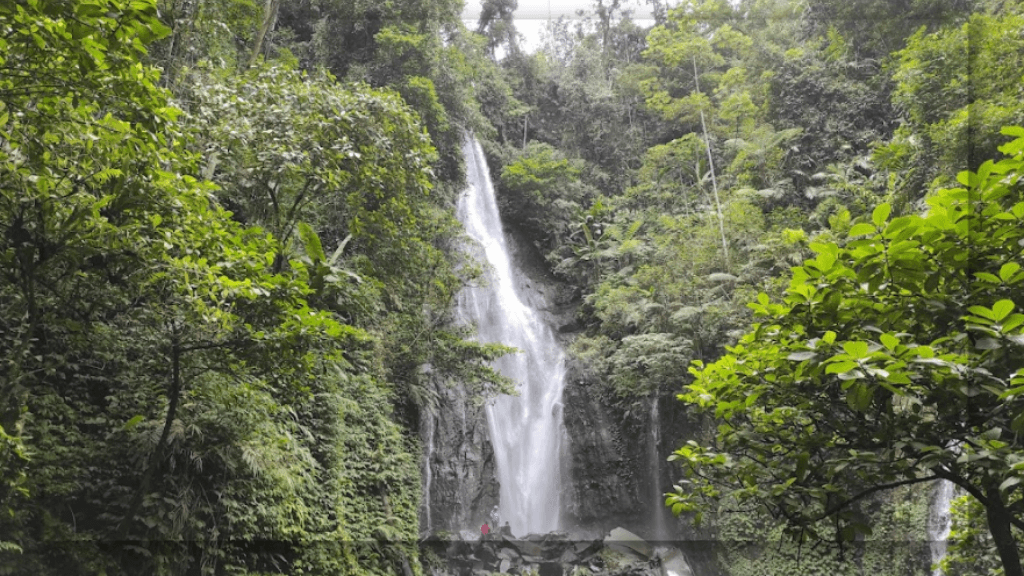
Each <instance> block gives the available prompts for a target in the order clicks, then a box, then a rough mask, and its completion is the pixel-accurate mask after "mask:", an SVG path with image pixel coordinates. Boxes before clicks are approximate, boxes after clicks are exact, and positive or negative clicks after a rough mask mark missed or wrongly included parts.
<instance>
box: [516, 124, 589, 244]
mask: <svg viewBox="0 0 1024 576" xmlns="http://www.w3.org/2000/svg"><path fill="white" fill-rule="evenodd" d="M497 184H498V187H499V191H500V193H501V196H500V198H501V202H500V207H501V209H502V214H503V216H504V217H505V218H506V219H508V221H510V222H513V223H516V224H517V225H520V226H523V227H524V228H525V229H526V230H527V231H528V232H529V233H530V235H531V236H533V237H536V238H539V239H542V241H543V242H544V244H545V245H547V246H549V247H550V246H554V245H557V244H558V243H561V242H564V240H565V238H566V237H568V236H569V234H570V233H571V225H572V223H573V221H574V220H576V219H577V217H578V213H577V211H578V208H577V207H578V206H580V205H584V204H586V203H587V200H588V199H589V198H590V197H591V196H592V194H593V192H592V191H591V190H588V189H587V187H586V186H585V185H584V184H583V183H581V182H580V163H579V162H570V160H568V159H567V158H565V157H564V156H563V155H562V154H561V153H560V152H558V151H557V150H556V149H555V148H554V147H553V146H550V145H548V144H543V143H540V142H531V143H530V144H529V145H528V146H527V147H526V148H525V149H523V150H522V151H520V152H517V153H515V154H514V155H513V157H512V159H510V161H509V162H508V163H507V164H506V165H505V166H504V167H503V168H502V169H501V176H500V177H499V179H498V182H497Z"/></svg>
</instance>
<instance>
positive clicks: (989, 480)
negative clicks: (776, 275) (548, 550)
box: [666, 128, 1024, 576]
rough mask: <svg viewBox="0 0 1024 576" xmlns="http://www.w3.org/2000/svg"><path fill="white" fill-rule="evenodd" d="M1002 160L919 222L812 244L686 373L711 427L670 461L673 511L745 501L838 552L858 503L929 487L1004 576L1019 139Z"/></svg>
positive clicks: (1016, 466)
mask: <svg viewBox="0 0 1024 576" xmlns="http://www.w3.org/2000/svg"><path fill="white" fill-rule="evenodd" d="M1004 133H1005V134H1008V135H1012V136H1014V137H1016V139H1015V140H1013V141H1012V142H1010V143H1008V144H1006V145H1004V146H1002V147H1001V148H1000V150H1001V151H1002V152H1003V153H1004V154H1006V155H1007V156H1010V158H1008V159H1005V160H1002V161H1000V162H997V163H993V162H991V161H990V162H986V163H984V164H982V165H981V166H980V167H979V169H978V172H976V173H972V172H962V173H961V174H960V175H959V176H958V179H959V182H960V183H961V184H962V185H963V187H962V188H955V189H945V190H938V191H936V192H935V193H934V194H933V195H932V196H931V197H929V198H928V199H927V203H928V206H929V209H928V211H927V213H925V214H923V215H908V216H902V217H898V218H893V219H890V218H889V215H890V207H889V205H888V204H881V205H879V206H878V207H876V208H875V209H874V211H873V213H872V214H871V217H870V219H868V220H866V221H861V222H857V223H855V224H854V225H853V226H852V227H851V228H850V229H849V232H848V236H847V239H846V241H845V242H844V243H843V244H842V245H840V244H837V243H835V242H817V243H813V244H812V245H811V248H812V250H814V251H815V252H816V253H817V256H816V257H815V258H813V259H810V260H807V261H806V262H805V263H804V264H803V266H801V267H797V268H795V269H794V271H793V275H792V279H791V281H790V284H789V287H788V289H787V290H786V294H785V297H784V299H783V300H782V301H781V302H772V301H771V300H770V299H769V297H768V296H767V295H764V294H761V295H760V296H758V298H757V301H756V302H753V303H752V304H751V305H750V306H751V308H753V310H754V312H755V314H756V315H757V316H758V317H759V319H760V322H759V323H757V324H755V325H754V327H753V329H752V331H751V332H749V333H748V334H747V335H746V336H744V337H743V338H742V339H741V340H740V342H739V343H738V344H737V345H736V346H733V347H731V348H729V349H728V354H726V355H725V356H724V357H722V358H721V359H719V360H718V361H716V362H714V363H712V364H707V365H704V364H702V363H700V362H697V363H696V365H695V366H694V367H693V368H691V373H692V374H693V375H694V377H695V380H694V382H693V383H692V384H690V385H689V386H687V389H686V392H685V393H683V394H682V395H680V398H682V399H684V400H686V401H687V402H690V403H692V404H694V405H696V406H697V407H699V408H700V409H701V410H702V411H705V412H708V413H709V414H711V415H713V417H714V418H715V419H717V420H718V421H719V425H718V429H717V430H718V432H717V434H716V436H715V437H714V439H713V441H711V442H710V443H708V444H707V445H700V444H699V443H697V442H695V441H691V442H689V443H687V445H685V446H683V447H682V448H680V449H679V450H677V451H676V452H675V453H674V455H673V457H672V458H673V459H674V460H676V461H679V462H681V463H682V464H683V469H684V472H685V474H686V477H687V478H686V480H685V483H683V484H681V485H680V486H678V487H677V489H676V490H675V492H673V493H671V494H669V495H668V498H667V500H666V503H667V504H668V505H670V506H672V507H673V510H674V511H675V512H676V513H680V512H682V511H684V510H695V509H696V507H695V506H696V503H697V502H698V501H700V500H702V499H711V500H714V501H720V500H721V499H723V498H724V499H728V500H730V501H740V502H746V503H751V504H756V505H758V506H760V507H763V508H765V509H767V510H768V511H769V512H771V513H772V514H773V515H775V516H776V517H778V518H780V519H782V520H784V521H785V522H786V523H787V525H788V526H789V528H790V531H791V533H792V534H794V535H795V536H797V537H798V538H800V539H807V538H813V537H820V536H822V535H823V534H824V532H822V531H821V526H820V524H818V522H819V521H822V520H825V519H829V520H831V521H833V522H834V527H835V532H834V534H831V537H833V538H835V539H836V540H838V541H840V542H848V541H853V540H854V539H856V538H858V537H859V536H860V535H862V534H863V533H865V532H869V531H870V528H869V527H868V526H865V525H863V524H862V516H861V515H860V514H859V513H858V510H857V505H858V503H860V502H861V501H862V500H864V499H865V498H866V497H868V496H870V495H872V494H875V493H878V492H880V491H884V490H887V489H891V488H895V487H898V486H903V485H909V484H916V483H924V482H933V481H936V480H940V479H944V480H948V481H950V482H953V483H954V484H956V485H957V486H958V487H959V488H960V489H962V490H963V491H964V492H966V493H967V494H969V495H970V496H971V498H973V499H974V500H976V501H977V502H978V503H979V504H980V505H981V506H982V507H983V508H984V510H985V516H986V524H987V528H988V531H989V533H990V534H991V537H992V542H993V544H994V546H995V548H996V549H997V551H998V555H999V558H1000V560H1001V564H1002V567H1003V570H1004V573H1005V574H1006V575H1007V576H1021V575H1022V574H1024V569H1022V566H1021V560H1020V554H1019V537H1020V535H1021V532H1022V531H1024V502H1022V500H1021V498H1020V494H1021V491H1022V490H1024V451H1022V445H1021V440H1020V438H1021V433H1022V432H1024V364H1022V362H1021V357H1022V356H1021V347H1022V346H1024V313H1021V312H1022V310H1021V306H1022V305H1024V295H1022V294H1024V293H1022V287H1024V269H1022V262H1021V255H1020V245H1021V244H1024V226H1022V221H1024V194H1022V192H1024V182H1022V181H1021V178H1022V176H1024V129H1021V128H1007V129H1005V130H1004Z"/></svg>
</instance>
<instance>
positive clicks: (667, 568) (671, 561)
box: [658, 548, 694, 576]
mask: <svg viewBox="0 0 1024 576" xmlns="http://www.w3.org/2000/svg"><path fill="white" fill-rule="evenodd" d="M658 556H659V557H660V558H661V576H694V574H693V569H692V568H690V563H689V562H687V560H686V555H685V554H683V552H682V551H681V550H679V549H678V548H666V549H659V550H658Z"/></svg>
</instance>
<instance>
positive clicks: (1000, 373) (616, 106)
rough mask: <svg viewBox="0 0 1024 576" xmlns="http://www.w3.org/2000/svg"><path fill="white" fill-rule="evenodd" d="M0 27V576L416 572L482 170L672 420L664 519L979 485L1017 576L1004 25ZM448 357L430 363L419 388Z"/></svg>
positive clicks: (457, 359) (1017, 337) (757, 1)
mask: <svg viewBox="0 0 1024 576" xmlns="http://www.w3.org/2000/svg"><path fill="white" fill-rule="evenodd" d="M461 4H462V3H461V2H459V1H458V0H393V1H389V2H379V1H377V0H292V1H290V2H284V1H282V0H261V1H257V0H76V1H69V0H17V1H8V2H2V3H0V573H2V574H12V575H48V574H53V575H57V574H60V575H65V574H111V575H114V574H140V575H142V574H147V575H148V574H168V575H170V574H196V575H199V574H254V575H255V574H263V575H266V574H288V575H296V574H349V573H404V574H418V573H421V572H422V568H421V566H420V565H419V562H418V560H417V554H418V550H417V545H416V540H417V537H418V528H419V527H418V519H417V511H418V508H419V505H420V485H421V479H420V470H419V454H420V451H421V447H420V444H419V440H418V438H417V430H418V429H419V419H420V417H421V415H422V414H423V413H424V411H427V410H431V409H432V406H433V405H434V403H435V402H436V396H435V393H434V390H435V388H434V386H435V382H436V381H441V380H458V381H461V382H465V383H466V384H467V385H469V386H470V387H471V388H472V390H473V391H474V393H475V394H478V395H480V396H486V395H489V394H493V393H495V392H497V391H500V390H507V389H508V383H507V382H505V381H503V380H502V379H501V378H500V377H499V376H498V375H496V374H495V373H494V372H492V371H491V370H490V369H489V368H488V364H487V362H488V361H489V360H491V359H493V358H495V357H497V356H499V355H501V354H503V353H506V352H507V349H505V348H503V347H501V346H494V345H487V346H483V345H479V344H476V343H474V342H473V341H472V339H471V336H472V335H471V333H469V332H468V331H467V330H466V329H464V328H461V327H459V326H457V325H456V324H455V323H454V322H453V317H452V307H453V301H454V297H455V295H456V293H457V292H458V290H459V288H460V287H461V286H463V285H464V284H465V283H466V282H467V281H469V280H470V279H472V278H473V277H474V276H475V275H476V274H477V272H478V271H477V267H476V266H475V265H473V264H472V263H469V262H464V261H463V260H462V256H461V255H460V252H459V251H458V249H457V247H458V242H459V240H460V237H461V231H460V227H459V225H458V222H457V221H456V220H455V218H454V203H455V200H456V197H457V195H458V193H459V191H460V190H461V189H462V187H463V180H464V174H463V162H462V158H461V149H460V146H461V143H462V138H463V132H464V131H467V130H468V131H472V132H474V133H476V134H477V135H478V136H479V137H480V138H481V139H482V140H483V141H484V146H485V149H486V150H487V153H488V155H489V157H490V160H491V168H492V171H493V172H494V177H495V182H496V185H497V187H498V192H499V194H500V196H501V198H500V200H501V203H502V210H503V215H504V217H505V218H506V219H507V220H508V221H509V222H510V223H511V224H512V225H513V226H514V227H516V228H517V229H518V230H519V231H520V232H521V233H522V234H524V235H525V236H526V237H528V238H529V239H530V240H531V241H532V242H533V243H534V244H535V245H536V246H537V248H538V249H539V250H540V251H541V252H542V253H543V254H544V255H545V257H546V259H547V261H548V262H549V264H550V267H551V269H552V271H553V272H554V273H555V274H556V275H558V276H559V277H560V278H561V279H562V280H563V281H564V282H566V283H568V284H569V285H570V286H571V287H572V289H573V290H574V291H575V293H576V295H577V297H578V299H579V301H580V310H579V313H578V318H577V325H578V328H579V330H580V335H579V336H578V337H577V338H576V339H575V341H574V344H573V348H572V350H571V352H572V354H573V356H574V357H575V358H576V359H577V361H579V362H581V363H583V364H584V365H586V366H587V367H588V369H589V370H591V371H592V372H593V374H594V377H595V379H596V381H599V382H600V383H601V386H602V390H601V394H602V395H603V397H604V398H606V399H607V401H608V402H609V403H613V404H616V405H618V406H621V407H623V408H628V407H629V406H631V405H634V404H638V403H640V402H644V401H646V399H648V398H650V396H651V395H652V394H657V393H664V392H666V391H668V392H673V393H674V392H680V393H681V395H682V398H683V399H684V400H686V401H687V402H690V403H692V404H693V405H694V409H695V410H701V411H704V412H706V414H707V418H708V421H709V422H710V423H711V426H710V428H709V430H710V433H709V434H708V435H707V437H705V438H699V439H695V440H694V442H693V443H692V444H688V445H686V446H683V447H681V448H680V449H679V450H678V451H677V452H676V453H675V455H674V456H673V458H674V459H675V461H676V462H677V463H679V464H681V465H682V466H681V468H680V474H681V475H685V477H686V478H685V480H686V481H685V482H681V483H680V485H679V486H677V487H676V488H675V489H674V490H673V491H672V492H671V493H670V494H669V495H668V496H667V504H668V505H670V506H672V507H673V509H674V510H675V511H676V512H677V513H682V514H691V513H700V514H703V515H704V516H707V517H708V519H709V521H714V517H715V516H716V511H717V510H720V509H727V508H744V509H746V508H751V509H752V508H755V507H756V508H758V509H759V510H761V513H763V514H765V515H766V517H768V518H773V519H774V520H777V521H779V526H780V529H781V527H785V530H786V531H787V532H788V533H789V534H790V535H792V536H794V538H795V539H796V540H797V541H802V542H809V541H813V540H816V539H824V540H831V541H838V542H854V541H857V540H859V539H863V538H865V537H868V535H869V533H870V532H869V531H870V529H871V527H870V526H868V525H867V524H866V523H865V522H864V515H863V514H862V510H861V509H860V508H859V507H858V505H859V504H861V503H862V502H864V501H865V499H866V498H867V497H868V496H871V495H873V494H876V493H879V492H882V491H885V490H889V489H902V488H904V487H906V486H910V485H913V484H918V483H921V484H924V483H927V482H934V481H935V480H936V479H938V478H942V479H946V480H950V481H952V482H954V483H955V484H956V485H957V486H958V487H959V490H960V492H959V494H960V496H959V497H958V499H957V501H956V503H955V505H954V508H953V510H954V528H953V532H952V534H951V536H950V551H949V554H948V555H947V557H946V559H945V560H944V563H943V568H944V570H945V572H946V574H948V575H950V576H954V575H962V576H975V575H979V574H1003V575H1004V576H1022V575H1024V572H1022V568H1021V559H1020V550H1021V548H1022V547H1024V497H1022V494H1024V483H1022V480H1024V445H1022V439H1021V436H1022V434H1024V365H1022V362H1021V357H1022V354H1021V352H1022V351H1021V347H1022V346H1024V314H1022V312H1024V310H1022V309H1021V307H1024V298H1022V296H1021V293H1022V292H1021V290H1022V286H1024V270H1021V265H1022V262H1021V260H1022V256H1021V246H1024V223H1022V222H1021V220H1022V219H1024V198H1022V191H1024V184H1022V183H1021V182H1020V178H1021V175H1022V174H1024V130H1022V129H1020V128H1013V126H1020V125H1024V93H1022V90H1024V88H1022V87H1024V77H1022V72H1021V71H1022V70H1024V35H1022V32H1021V31H1022V30H1024V3H1022V2H1021V1H1020V0H856V1H849V0H846V1H838V0H740V1H738V2H733V3H730V2H727V1H725V0H684V1H682V2H679V3H673V4H672V6H673V7H671V8H670V7H669V6H666V5H665V3H664V2H661V1H660V0H651V4H653V7H654V9H655V10H654V13H655V17H656V25H655V26H653V27H651V28H649V29H647V28H643V27H640V26H638V25H637V24H636V23H634V22H633V21H632V20H631V19H630V18H629V15H628V13H627V12H625V11H624V9H623V6H622V5H621V3H620V1H619V0H597V1H596V3H595V5H594V6H593V7H592V11H591V13H590V15H589V16H587V17H584V18H582V19H579V20H574V21H569V20H561V21H558V22H556V23H555V25H554V26H553V27H552V30H551V32H550V34H549V35H548V37H547V39H546V41H545V44H544V46H543V47H542V49H541V50H539V51H537V52H536V53H532V54H530V53H526V52H525V51H524V50H522V49H521V48H520V46H519V44H518V40H517V36H516V33H515V23H514V21H513V19H512V11H513V10H514V9H515V6H516V3H515V0H486V1H485V2H484V10H483V12H482V15H481V19H480V22H479V24H478V26H477V29H476V30H475V31H470V30H467V29H466V27H465V26H464V25H463V24H462V22H461V21H460V19H459V18H460V12H461V10H462V5H461ZM427 367H429V369H426V368H427Z"/></svg>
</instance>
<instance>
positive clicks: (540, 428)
mask: <svg viewBox="0 0 1024 576" xmlns="http://www.w3.org/2000/svg"><path fill="white" fill-rule="evenodd" d="M463 153H464V154H465V158H466V171H467V175H466V180H467V187H466V191H465V192H464V193H463V195H462V196H461V197H460V199H459V203H458V208H457V214H458V218H459V221H461V222H462V224H463V225H464V226H465V228H466V233H467V234H468V236H469V237H470V239H471V240H472V245H471V246H470V247H469V251H470V253H471V254H473V255H474V256H475V257H476V258H477V259H478V260H479V261H481V262H482V263H484V262H485V263H486V265H487V269H486V270H485V273H484V275H483V278H482V280H481V281H479V282H478V285H476V286H471V287H468V288H466V289H464V290H463V291H462V292H461V293H460V295H459V300H458V308H457V312H458V315H459V317H460V319H461V320H462V321H464V322H466V323H467V324H471V325H473V326H475V327H476V329H477V338H478V339H479V340H480V341H482V342H498V343H502V344H506V345H509V346H513V347H515V348H517V349H518V350H519V352H518V353H516V354H510V355H507V356H505V357H503V358H501V359H499V360H498V361H497V362H496V363H495V367H496V368H497V369H498V370H499V371H500V372H501V373H502V374H503V375H505V376H507V377H509V378H511V379H512V380H513V381H515V383H516V388H517V390H518V393H519V395H518V396H500V397H498V398H496V399H494V400H492V401H490V402H489V403H488V405H487V408H486V415H487V425H488V429H489V431H490V439H491V443H492V445H493V448H494V456H495V461H496V470H497V472H496V474H497V477H498V482H499V484H500V499H499V505H498V508H499V510H498V516H499V520H498V521H499V522H500V523H504V522H506V521H507V522H508V523H509V526H510V527H511V529H512V531H513V533H515V534H518V535H523V534H527V533H544V532H552V531H554V530H557V529H558V528H559V527H560V520H561V511H562V502H561V489H562V479H561V469H562V449H563V445H564V434H565V432H564V429H563V426H562V404H561V401H562V389H563V388H564V386H565V373H566V368H565V354H564V353H563V351H562V347H561V345H560V344H559V343H558V342H557V341H556V339H555V335H554V331H553V330H552V329H551V327H550V326H549V325H548V324H547V323H546V322H545V321H544V320H543V319H542V317H541V315H540V314H539V312H538V311H537V310H535V309H534V308H532V307H531V306H529V305H527V304H526V303H524V300H527V301H530V300H531V298H528V296H531V295H529V294H527V293H526V291H527V290H528V288H527V287H526V286H525V285H524V283H523V282H522V281H521V278H522V273H521V271H519V270H518V269H517V268H516V266H515V265H514V263H513V261H512V257H511V254H510V251H509V242H508V241H507V239H506V238H505V234H504V231H503V228H502V223H501V218H500V216H499V213H498V204H497V201H496V199H495V195H494V187H493V185H492V183H491V179H490V174H489V172H488V168H487V162H486V159H485V157H484V154H483V150H482V148H481V147H480V144H479V142H477V141H476V139H474V138H469V137H467V138H466V140H465V141H464V143H463Z"/></svg>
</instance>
